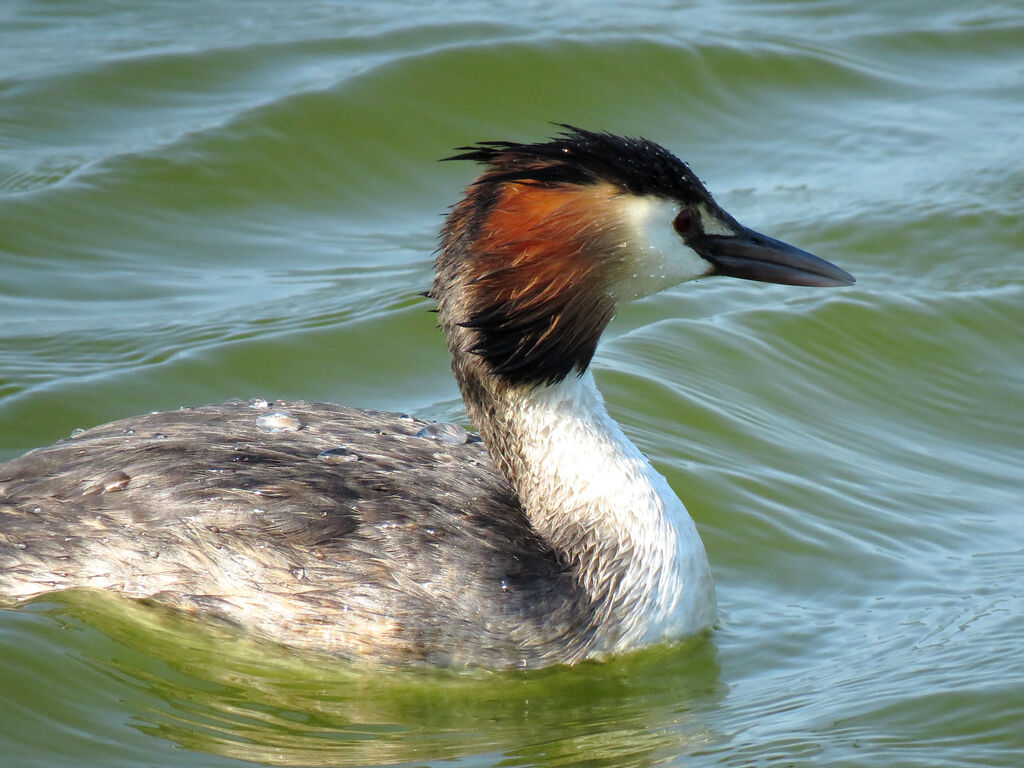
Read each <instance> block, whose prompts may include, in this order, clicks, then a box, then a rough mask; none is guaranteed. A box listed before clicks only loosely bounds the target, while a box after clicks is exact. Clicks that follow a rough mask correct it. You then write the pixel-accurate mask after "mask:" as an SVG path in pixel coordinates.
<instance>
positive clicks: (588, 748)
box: [33, 590, 724, 766]
mask: <svg viewBox="0 0 1024 768" xmlns="http://www.w3.org/2000/svg"><path fill="white" fill-rule="evenodd" d="M33 609H37V610H39V609H42V610H44V611H45V612H46V613H47V614H48V615H50V616H53V617H55V618H58V619H59V620H60V621H64V622H70V623H72V624H76V625H82V626H84V627H88V631H90V632H91V637H90V643H89V644H88V651H85V652H83V653H87V656H85V657H84V658H83V661H85V663H87V664H88V665H89V666H90V667H91V668H92V669H94V670H95V671H97V672H99V673H100V674H102V675H104V676H106V677H108V678H109V679H110V680H111V681H112V683H113V684H114V685H116V686H118V687H127V688H132V689H135V690H136V691H138V692H140V693H141V694H143V700H144V701H145V702H146V705H145V706H144V707H142V708H138V709H136V710H135V711H134V712H133V715H132V718H131V725H132V727H134V728H137V729H138V730H140V731H142V732H144V733H146V734H150V735H153V736H158V737H160V738H162V739H167V740H170V741H172V742H174V743H176V744H178V745H180V746H182V747H185V748H187V749H190V750H195V751H198V752H203V753H209V754H216V755H221V756H224V757H230V758H237V759H241V760H247V761H252V762H257V763H260V764H266V765H282V766H286V765H287V766H344V765H376V764H392V763H405V762H414V761H417V760H425V759H427V760H443V759H453V758H458V757H464V756H467V755H473V754H483V753H492V752H494V753H500V754H502V755H504V759H505V760H507V761H508V762H507V763H506V764H509V765H518V764H530V765H535V764H536V765H560V764H564V763H565V762H567V761H572V760H575V759H578V758H579V757H580V756H581V755H586V756H587V758H588V760H591V761H593V763H592V764H593V765H608V766H623V765H646V764H650V763H652V762H657V761H659V760H663V759H666V758H670V757H674V756H677V755H681V754H687V753H691V752H694V751H696V750H698V749H700V748H701V747H705V746H707V745H708V744H710V743H713V742H714V740H715V736H714V734H712V733H711V732H710V731H709V729H708V726H707V725H706V723H704V722H702V718H701V716H700V712H699V711H695V710H694V705H695V703H696V702H699V703H700V704H699V708H700V709H703V708H705V707H707V706H708V705H709V703H710V702H713V701H714V700H715V699H716V698H718V697H719V696H720V695H721V694H722V693H723V692H724V687H723V686H722V683H721V682H720V681H719V669H718V665H717V663H716V661H715V649H714V645H713V644H712V643H711V642H709V641H708V640H707V639H706V638H705V639H694V640H691V641H689V642H688V643H686V644H683V645H679V646H676V647H671V648H659V649H655V650H652V651H647V652H642V653H639V654H634V655H631V656H629V657H627V658H624V659H616V660H614V661H612V662H609V663H589V664H584V665H582V666H580V667H577V668H572V669H570V668H555V669H550V670H542V671H537V672H502V673H491V672H486V671H480V670H476V671H463V672H455V671H443V670H433V669H427V668H404V669H399V670H396V669H383V668H377V669H366V668H356V667H354V666H351V665H346V664H343V663H340V662H338V661H337V660H336V659H331V658H329V657H316V656H308V655H298V654H296V653H294V652H293V651H289V650H285V649H283V648H279V647H277V646H273V645H267V644H258V643H256V642H254V641H252V640H249V639H246V638H244V637H240V636H239V635H237V634H236V633H235V632H234V631H233V630H232V629H231V628H222V627H217V626H214V625H211V624H209V623H206V622H200V621H197V620H195V619H193V618H191V617H188V616H185V615H183V614H180V613H176V612H173V611H168V610H166V609H164V608H162V607H159V606H151V605H142V604H138V603H134V602H132V601H128V600H124V599H121V598H117V597H115V596H112V595H109V594H106V593H100V592H92V591H88V590H78V591H73V592H67V593H63V594H59V595H55V596H52V597H51V598H49V599H48V600H47V601H46V602H45V603H37V604H35V605H34V606H33Z"/></svg>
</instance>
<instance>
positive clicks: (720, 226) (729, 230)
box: [697, 205, 739, 237]
mask: <svg viewBox="0 0 1024 768" xmlns="http://www.w3.org/2000/svg"><path fill="white" fill-rule="evenodd" d="M697 213H698V214H700V225H701V228H702V229H703V230H704V234H705V235H723V236H725V237H735V236H736V235H737V234H739V233H738V232H737V231H736V230H735V228H734V227H733V226H732V225H731V224H727V223H726V222H724V221H722V220H721V219H719V218H717V217H716V216H715V214H713V213H710V212H709V211H708V209H707V207H705V206H703V205H698V206H697Z"/></svg>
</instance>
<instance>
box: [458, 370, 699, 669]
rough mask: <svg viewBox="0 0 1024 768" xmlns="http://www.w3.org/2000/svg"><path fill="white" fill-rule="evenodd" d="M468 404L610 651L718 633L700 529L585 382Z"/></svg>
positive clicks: (472, 392) (576, 379) (482, 390)
mask: <svg viewBox="0 0 1024 768" xmlns="http://www.w3.org/2000/svg"><path fill="white" fill-rule="evenodd" d="M463 383H464V384H465V382H463ZM463 392H464V395H466V401H467V405H468V406H469V411H470V416H471V418H474V420H475V421H476V423H477V426H478V427H479V428H480V430H481V433H482V435H483V437H484V440H485V442H486V444H487V446H488V449H489V450H490V452H491V456H492V458H493V459H494V461H495V463H496V464H497V465H498V466H499V467H500V468H501V470H502V471H503V472H504V473H505V475H506V477H507V478H508V480H509V482H510V483H511V484H512V486H513V488H514V489H515V491H516V493H517V495H518V497H519V500H520V503H521V504H522V506H523V509H524V511H525V512H526V515H527V516H528V517H529V519H530V521H531V523H532V525H533V527H534V529H535V530H536V531H537V533H538V534H539V535H540V536H542V537H543V538H544V539H545V540H546V541H547V542H548V543H549V544H550V545H551V546H552V547H553V548H554V549H555V551H556V552H558V553H559V554H560V555H561V556H562V557H563V558H564V559H565V561H566V562H567V563H568V564H569V567H570V568H571V569H572V570H573V572H574V573H575V574H576V576H577V578H578V579H579V583H580V585H581V586H582V587H583V588H584V589H585V590H586V592H587V594H588V595H589V596H590V597H591V599H592V600H593V601H594V602H593V604H594V605H595V606H597V609H598V611H599V612H600V613H601V614H603V615H602V616H600V617H599V622H600V624H601V625H602V627H605V628H607V632H606V633H605V636H604V637H603V638H602V645H603V646H604V650H608V651H619V650H624V649H626V648H629V647H633V646H638V645H641V644H646V643H649V642H652V641H656V640H659V639H661V638H663V637H673V636H682V635H686V634H691V633H693V632H695V631H697V630H698V629H700V628H702V627H703V626H706V625H708V624H710V623H711V622H712V621H713V616H714V599H715V598H714V588H713V586H712V581H711V575H710V571H709V568H708V562H707V556H706V555H705V552H704V546H703V544H702V543H701V540H700V537H699V536H698V534H697V530H696V527H695V526H694V523H693V521H692V519H691V518H690V516H689V515H688V514H687V512H686V509H685V508H684V506H683V504H682V503H681V502H680V501H679V499H678V498H677V497H676V495H675V494H674V493H673V492H672V489H671V488H670V487H669V485H668V483H667V481H666V480H665V478H664V477H662V476H661V475H660V474H659V473H658V472H657V471H656V470H655V469H654V468H653V467H652V466H651V464H650V463H649V462H648V461H647V459H646V457H645V456H644V455H643V454H642V453H641V452H640V450H639V449H638V448H637V447H636V446H635V445H633V443H632V442H630V440H629V439H628V438H627V437H626V436H625V435H624V434H623V432H622V430H621V429H620V428H619V425H618V424H616V423H615V421H614V420H613V419H612V418H611V417H610V416H609V415H608V413H607V411H606V410H605V407H604V400H603V398H602V397H601V394H600V392H598V390H597V387H596V386H595V385H594V379H593V376H592V375H591V373H590V371H589V370H587V371H585V372H584V373H583V375H582V376H577V375H575V374H573V375H571V376H569V377H567V378H565V379H564V380H562V381H560V382H558V383H556V384H552V385H549V386H543V385H541V386H532V387H527V386H502V385H500V383H498V384H497V385H495V382H487V381H484V382H478V383H477V386H473V387H468V388H467V387H465V386H464V387H463Z"/></svg>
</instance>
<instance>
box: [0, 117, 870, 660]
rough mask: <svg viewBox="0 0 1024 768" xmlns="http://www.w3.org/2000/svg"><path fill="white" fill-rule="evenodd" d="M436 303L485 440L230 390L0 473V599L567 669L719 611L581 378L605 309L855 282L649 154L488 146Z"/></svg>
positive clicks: (703, 561) (672, 501)
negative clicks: (49, 600)
mask: <svg viewBox="0 0 1024 768" xmlns="http://www.w3.org/2000/svg"><path fill="white" fill-rule="evenodd" d="M457 157H458V158H459V159H471V160H477V161H480V162H483V163H485V164H486V166H487V168H486V170H485V171H484V173H483V174H482V175H481V177H480V178H479V179H478V180H477V181H476V183H474V184H473V185H471V186H470V187H469V189H468V190H467V193H466V196H465V198H464V199H463V200H462V201H461V202H460V203H459V204H458V205H456V206H455V208H454V209H453V210H452V212H451V214H450V215H449V217H448V220H447V222H446V224H445V227H444V229H443V231H442V245H441V250H440V252H439V256H438V260H437V276H436V278H435V281H434V285H433V287H432V289H431V296H432V297H433V298H434V299H435V300H436V301H437V304H438V312H439V318H440V324H441V328H442V330H443V331H444V333H445V336H446V338H447V341H448V346H449V350H450V351H451V354H452V360H453V366H452V367H453V371H454V373H455V376H456V379H457V380H458V382H459V386H460V389H461V392H462V396H463V400H464V402H465V404H466V408H467V412H468V415H469V418H470V420H471V421H472V422H473V423H474V424H476V425H477V426H478V427H479V429H480V432H481V436H482V442H481V441H480V439H476V438H474V436H471V435H468V434H466V433H462V432H461V431H460V430H458V429H457V428H455V429H446V428H444V427H443V426H440V427H439V425H431V424H429V423H427V422H421V421H417V420H414V419H411V418H409V417H407V416H403V415H400V414H388V413H380V412H373V411H359V410H355V409H351V408H342V407H338V406H332V405H323V404H309V403H277V404H273V405H269V404H266V403H262V402H261V403H250V404H243V403H234V404H231V403H229V404H223V405H215V406H206V407H201V408H186V409H182V410H180V411H175V412H168V413H155V414H149V415H147V416H141V417H134V418H130V419H125V420H123V421H119V422H114V423H112V424H108V425H106V426H102V427H97V428H95V429H91V430H88V431H86V432H83V433H81V434H78V435H76V436H75V437H72V438H69V439H67V440H63V441H60V442H58V443H57V444H55V445H53V446H50V447H48V448H44V449H40V450H37V451H33V452H31V453H29V454H27V455H25V456H23V457H21V458H19V459H16V460H14V461H11V462H9V463H7V464H4V465H0V597H3V598H6V599H8V600H13V601H16V600H23V599H28V598H31V597H34V596H37V595H40V594H44V593H47V592H52V591H55V590H61V589H67V588H73V587H96V588H102V589H110V590H115V591H118V592H120V593H123V594H125V595H127V596H130V597H135V598H149V599H153V600H155V601H158V602H161V603H164V604H167V605H171V606H174V607H177V608H180V609H183V610H187V611H191V612H196V613H199V614H203V615H210V616H214V617H218V618H222V619H225V620H227V621H229V622H232V623H234V624H237V625H239V626H240V627H242V628H244V629H246V630H248V631H251V632H254V633H256V634H259V635H261V636H264V637H268V638H271V639H274V640H277V641H280V642H283V643H286V644H289V645H293V646H297V647H306V648H311V649H317V650H322V651H328V652H333V653H337V654H340V655H343V656H347V657H352V658H359V659H369V660H375V661H383V662H388V663H393V662H404V661H421V662H428V663H440V664H457V665H464V664H473V665H483V666H488V667H507V666H529V667H535V666H542V665H545V664H553V663H573V662H576V661H579V660H581V659H585V658H588V657H593V656H597V655H601V654H607V653H614V652H619V651H624V650H628V649H631V648H636V647H639V646H642V645H645V644H649V643H652V642H657V641H659V640H662V639H668V638H674V637H681V636H685V635H687V634H691V633H693V632H696V631H698V630H699V629H701V628H702V627H706V626H709V625H710V624H711V623H712V622H713V620H714V615H715V597H714V588H713V585H712V581H711V575H710V570H709V568H708V562H707V557H706V555H705V553H704V548H703V545H702V544H701V541H700V538H699V536H698V534H697V531H696V528H695V526H694V524H693V521H692V520H691V519H690V517H689V516H688V515H687V513H686V510H685V508H684V507H683V505H682V503H681V502H680V501H679V499H678V498H677V497H676V496H675V494H674V493H673V492H672V490H671V489H670V488H669V487H668V484H667V482H666V481H665V479H664V478H663V477H662V476H661V475H660V474H658V473H657V472H656V471H655V470H654V469H653V468H652V467H651V465H650V463H649V462H648V461H647V460H646V458H645V457H644V456H643V455H642V454H641V453H640V451H639V450H638V449H637V448H636V447H635V446H634V445H633V444H632V443H631V442H630V441H629V440H628V439H627V438H626V437H625V435H624V434H623V433H622V431H621V430H620V429H619V427H618V425H616V424H615V422H614V421H613V420H612V419H611V418H610V417H609V416H608V414H607V413H606V411H605V409H604V406H603V402H602V399H601V396H600V394H599V393H598V391H597V389H596V388H595V386H594V383H593V379H592V377H591V375H590V373H589V371H588V366H589V363H590V359H591V357H592V355H593V353H594V349H595V347H596V345H597V342H598V339H599V337H600V335H601V333H602V331H603V330H604V327H605V326H606V325H607V323H608V322H609V320H610V319H611V317H612V315H613V313H614V310H615V307H616V305H617V304H618V303H620V302H624V301H629V300H631V299H633V298H636V297H638V296H643V295H646V294H649V293H653V292H655V291H658V290H662V289H664V288H666V287H669V286H671V285H675V284H677V283H680V282H683V281H685V280H689V279H693V278H696V277H700V276H703V275H710V274H729V275H734V276H738V277H746V278H751V279H758V280H769V281H774V282H785V283H792V284H798V285H843V284H848V283H850V282H852V278H851V277H850V276H849V275H847V274H846V273H845V272H843V271H842V270H840V269H838V268H837V267H835V266H833V265H831V264H828V263H827V262H824V261H822V260H820V259H817V258H816V257H813V256H811V255H810V254H807V253H804V252H803V251H799V250H797V249H795V248H792V247H791V246H787V245H785V244H783V243H780V242H778V241H775V240H772V239H770V238H766V237H764V236H762V235H759V234H757V233H755V232H751V231H750V230H747V229H744V228H743V227H742V226H740V225H739V224H738V223H737V222H736V221H735V220H734V219H732V217H730V216H729V215H728V214H726V213H725V212H724V211H722V210H721V208H719V207H718V206H717V204H716V203H715V202H714V200H713V199H712V198H711V196H710V195H709V194H708V193H707V191H706V190H705V189H704V187H703V186H702V185H701V184H700V182H699V181H698V180H697V179H696V177H695V176H694V175H693V174H692V172H690V170H689V169H688V168H687V167H686V166H685V165H684V164H683V163H682V162H681V161H679V160H678V159H676V158H675V157H674V156H672V155H671V154H669V153H668V152H666V151H665V150H664V149H662V148H661V147H659V146H657V145H655V144H652V143H650V142H647V141H643V140H634V139H623V138H620V137H616V136H611V135H608V134H597V133H591V132H587V131H582V130H579V129H569V131H568V132H567V133H566V134H563V135H562V136H560V137H558V138H555V139H553V140H551V141H549V142H544V143H539V144H529V145H524V144H511V143H488V144H481V145H478V146H476V147H471V148H466V151H465V153H464V154H462V155H459V156H457Z"/></svg>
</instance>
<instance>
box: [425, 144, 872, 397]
mask: <svg viewBox="0 0 1024 768" xmlns="http://www.w3.org/2000/svg"><path fill="white" fill-rule="evenodd" d="M562 127H564V128H565V129H566V131H565V132H564V133H562V134H560V135H558V136H556V137H555V138H553V139H551V140H550V141H546V142H540V143H536V144H518V143H513V142H504V141H493V142H483V143H480V144H477V145H475V146H471V147H461V148H460V149H461V150H462V153H461V154H458V155H454V156H453V157H450V158H447V159H449V160H475V161H478V162H481V163H484V164H485V165H486V166H487V167H486V169H485V170H484V171H483V173H482V174H481V175H480V177H479V178H478V179H477V180H476V181H475V182H474V183H473V184H471V185H470V186H469V188H468V189H467V190H466V193H465V196H464V198H463V199H462V201H461V202H459V203H458V204H457V205H456V206H455V207H454V208H453V209H452V211H451V213H450V215H449V216H448V219H447V221H446V223H445V226H444V228H443V229H442V233H441V249H440V252H439V256H438V259H437V277H436V278H435V281H434V285H433V288H432V289H431V296H432V297H434V298H435V299H436V300H437V301H438V311H439V313H440V317H441V325H442V327H443V328H444V330H445V332H446V335H447V337H448V342H449V346H450V347H451V351H452V354H453V356H455V358H456V368H457V370H456V372H457V374H458V373H459V370H458V367H459V366H458V360H459V357H460V356H465V355H467V354H468V355H470V356H473V357H475V358H477V359H478V360H479V361H480V363H482V364H483V366H484V370H483V371H481V372H482V373H485V374H490V375H492V376H496V377H497V378H498V379H500V380H501V381H503V382H505V383H508V384H518V385H528V386H529V385H539V384H553V383H556V382H558V381H561V380H562V379H564V378H565V377H566V376H568V375H569V374H570V373H571V372H573V371H575V372H577V373H582V372H583V371H584V370H585V369H586V367H587V366H588V365H589V363H590V359H591V357H592V356H593V353H594V350H595V348H596V346H597V342H598V339H599V337H600V335H601V333H602V331H603V330H604V328H605V326H606V325H607V323H608V321H609V320H610V319H611V317H612V315H613V314H614V312H615V306H616V304H617V303H618V302H620V301H629V300H632V299H635V298H638V297H640V296H645V295H648V294H651V293H655V292H657V291H661V290H664V289H665V288H668V287H670V286H673V285H676V284H678V283H681V282H684V281H686V280H693V279H695V278H699V277H704V276H710V275H727V276H731V277H740V278H745V279H748V280H761V281H765V282H773V283H786V284H790V285H805V286H840V285H849V284H851V283H853V282H854V279H853V277H852V276H850V275H849V274H848V273H846V272H845V271H843V270H842V269H840V268H839V267H836V266H835V265H833V264H830V263H829V262H827V261H824V260H822V259H819V258H818V257H816V256H813V255H811V254H810V253H807V252H806V251H802V250H800V249H798V248H794V247H793V246H791V245H787V244H786V243H783V242H781V241H779V240H775V239H773V238H770V237H767V236H765V235H762V234H760V233H758V232H755V231H753V230H751V229H747V228H746V227H744V226H742V225H741V224H740V223H739V222H737V221H736V219H734V218H733V217H732V216H730V215H729V214H728V213H726V212H725V211H724V210H723V209H722V208H721V207H720V206H719V205H718V204H717V203H716V202H715V200H714V198H712V197H711V194H710V193H709V192H708V191H707V189H705V188H704V185H703V184H702V183H701V182H700V180H699V179H698V178H697V176H696V175H694V173H693V172H692V171H691V170H690V168H689V167H688V166H687V165H686V164H685V163H683V162H682V161H681V160H679V159H678V158H677V157H675V155H673V154H672V153H670V152H669V151H667V150H666V149H664V148H663V147H661V146H659V145H657V144H655V143H653V142H651V141H647V140H645V139H633V138H623V137H620V136H614V135H611V134H608V133H595V132H591V131H585V130H582V129H579V128H575V127H573V126H568V125H563V126H562ZM463 373H465V371H463ZM462 378H463V377H460V380H461V379H462Z"/></svg>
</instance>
